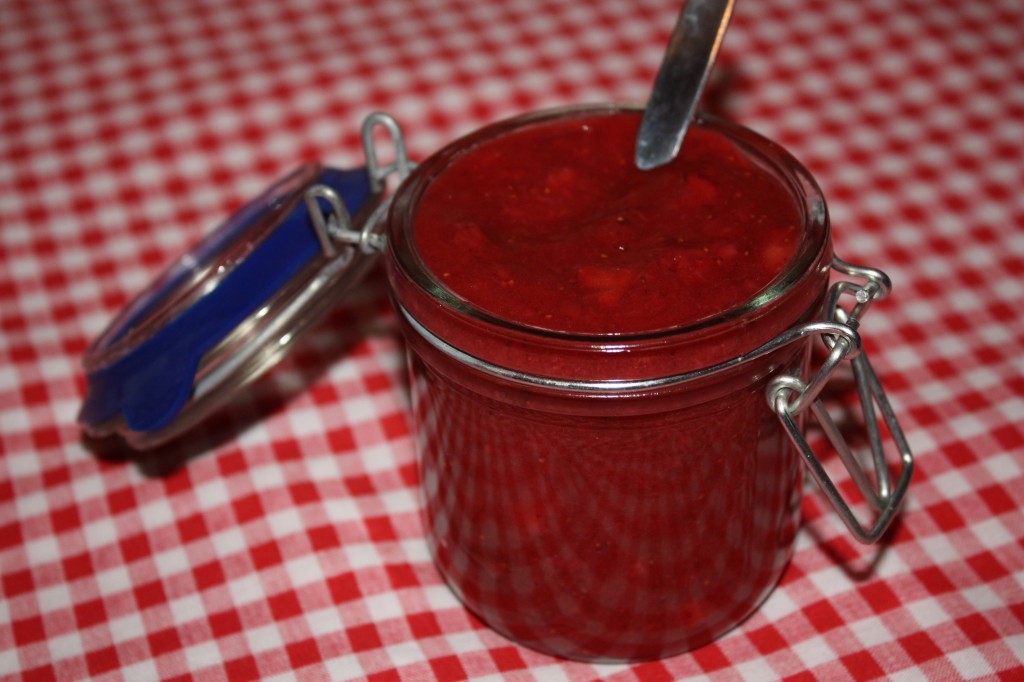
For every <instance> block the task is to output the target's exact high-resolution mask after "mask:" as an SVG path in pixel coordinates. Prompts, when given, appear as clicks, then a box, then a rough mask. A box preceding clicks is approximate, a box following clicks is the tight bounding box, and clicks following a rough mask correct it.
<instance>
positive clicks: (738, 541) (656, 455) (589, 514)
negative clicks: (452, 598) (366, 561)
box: [386, 105, 832, 661]
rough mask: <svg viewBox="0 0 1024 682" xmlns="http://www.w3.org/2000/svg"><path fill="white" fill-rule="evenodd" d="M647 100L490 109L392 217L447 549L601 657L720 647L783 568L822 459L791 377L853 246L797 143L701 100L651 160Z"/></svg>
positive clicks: (428, 493)
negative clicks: (797, 415)
mask: <svg viewBox="0 0 1024 682" xmlns="http://www.w3.org/2000/svg"><path fill="white" fill-rule="evenodd" d="M639 120H640V112H639V110H636V109H633V108H629V107H623V106H616V105H599V106H589V107H579V108H570V109H561V110H554V111H547V112H540V113H536V114H530V115H527V116H523V117H519V118H515V119H511V120H508V121H504V122H500V123H497V124H494V125H491V126H488V127H485V128H483V129H481V130H478V131H477V132H475V133H472V134H470V135H469V136H467V137H464V138H462V139H460V140H457V141H456V142H454V143H452V144H451V145H449V146H447V147H446V148H444V149H442V150H441V151H439V152H438V153H436V154H434V155H433V156H432V157H430V158H429V159H428V160H427V161H426V162H424V163H423V164H421V165H420V166H419V167H418V168H417V169H416V171H414V172H413V174H412V175H411V176H410V177H409V178H408V180H407V181H406V182H404V183H403V184H402V185H401V186H400V187H399V189H398V191H397V194H396V196H395V197H394V201H393V204H392V206H391V209H390V211H389V214H388V217H387V221H388V226H387V232H388V247H387V253H386V263H387V270H388V275H389V279H390V283H391V288H392V292H393V297H394V301H395V304H396V308H397V310H398V311H399V316H400V318H401V320H402V324H403V325H404V326H405V333H406V337H407V340H408V349H409V359H410V371H411V375H412V383H411V386H412V398H413V410H414V419H415V428H416V436H417V439H418V456H419V466H420V475H421V485H422V491H423V503H424V509H425V523H426V534H427V538H428V542H429V545H430V549H431V551H432V553H433V556H434V559H435V561H436V564H437V566H438V568H439V569H440V571H441V573H442V575H443V576H444V578H445V579H446V580H447V582H448V583H449V585H450V586H451V588H452V589H453V590H454V592H455V593H456V594H457V595H458V597H459V598H460V599H461V600H462V601H463V602H464V603H465V604H466V606H467V607H468V608H469V609H471V610H472V611H473V612H474V613H476V614H477V615H478V616H479V617H480V618H481V619H482V620H483V621H484V622H485V623H487V624H488V625H489V626H491V627H492V628H494V629H495V630H497V631H498V632H500V633H503V634H505V635H506V636H508V637H509V638H511V639H513V640H515V641H517V642H520V643H522V644H524V645H527V646H529V647H532V648H535V649H538V650H540V651H544V652H547V653H551V654H555V655H558V656H563V657H568V658H573V659H581V660H590V661H604V660H609V661H611V660H614V661H625V660H640V659H651V658H659V657H665V656H670V655H673V654H677V653H681V652H683V651H687V650H690V649H693V648H695V647H698V646H701V645H703V644H705V643H707V642H709V641H711V640H712V639H714V638H715V637H718V636H719V635H721V634H723V633H724V632H725V631H727V630H728V629H730V628H731V627H733V626H735V625H736V624H737V623H739V622H740V621H741V620H742V619H744V618H745V617H746V616H747V615H748V614H749V613H750V612H751V611H752V610H753V609H754V608H755V607H756V606H757V605H758V604H759V603H760V602H761V601H762V600H764V598H765V597H766V596H767V595H768V593H769V592H770V591H771V589H772V588H773V587H774V585H775V584H776V583H777V582H778V580H779V578H780V576H781V574H782V571H783V569H784V568H785V566H786V563H787V562H788V560H789V558H790V556H791V553H792V546H793V540H794V536H795V533H796V529H797V526H798V523H799V507H800V496H801V470H802V467H801V461H800V455H799V453H798V451H797V449H796V448H795V447H794V446H793V445H792V443H791V442H790V438H789V436H788V435H787V433H786V431H785V429H784V428H783V426H782V425H781V424H780V420H779V418H778V417H777V415H776V413H775V412H773V411H772V409H771V408H770V407H769V406H768V405H767V404H766V400H765V393H766V388H767V386H768V384H769V382H770V381H771V380H772V379H773V377H777V376H779V375H782V374H785V375H791V376H795V377H801V376H805V375H806V373H807V366H808V362H809V357H810V340H811V337H810V336H805V335H800V334H793V333H791V332H792V330H794V329H795V328H797V327H799V326H800V325H803V324H806V323H808V322H812V321H814V320H818V319H823V313H822V310H823V305H824V301H825V297H826V291H827V289H828V284H829V271H830V264H831V262H832V246H831V238H830V232H829V224H828V217H827V212H826V209H825V204H824V200H823V198H822V195H821V192H820V190H819V189H818V188H817V186H816V184H815V183H814V181H813V179H812V178H811V177H810V175H809V174H808V173H807V171H806V170H804V169H803V167H802V166H801V165H800V164H799V163H798V162H797V161H796V160H794V159H793V158H792V157H791V156H790V155H788V154H787V153H786V152H785V151H784V150H782V149H781V148H780V147H778V146H777V145H775V144H774V143H772V142H770V141H768V140H766V139H764V138H762V137H760V136H758V135H756V134H754V133H752V132H751V131H749V130H746V129H744V128H742V127H739V126H737V125H735V124H731V123H727V122H724V121H721V120H718V119H712V118H700V119H699V120H697V121H696V123H695V125H694V126H693V127H692V128H691V131H690V133H689V134H688V135H687V138H686V141H685V143H684V147H683V149H682V151H681V153H680V155H679V157H678V158H677V159H676V160H675V161H674V162H673V163H672V164H670V165H668V166H666V167H663V168H660V169H656V170H653V171H639V170H637V169H636V168H635V167H634V165H633V160H632V157H633V141H634V140H635V135H636V130H637V127H638V125H639ZM787 334H789V336H787Z"/></svg>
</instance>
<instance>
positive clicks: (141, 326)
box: [79, 114, 411, 448]
mask: <svg viewBox="0 0 1024 682" xmlns="http://www.w3.org/2000/svg"><path fill="white" fill-rule="evenodd" d="M377 125H383V126H384V127H385V128H386V129H387V130H388V132H389V133H391V136H392V138H393V142H392V144H393V146H394V150H395V154H396V156H397V157H398V160H397V161H396V162H395V163H393V164H391V165H389V166H386V167H381V165H380V164H379V163H378V162H377V158H376V152H375V150H374V143H373V129H374V128H375V126H377ZM363 146H364V149H365V151H366V156H367V166H366V167H364V168H356V169H351V170H337V169H333V168H327V167H324V166H322V165H320V164H318V163H313V164H308V165H305V166H302V167H300V168H298V169H297V170H295V171H294V172H292V173H291V174H289V175H288V176H287V177H285V178H284V179H282V180H280V181H278V182H276V183H274V184H273V185H272V186H271V187H269V188H268V189H267V190H265V191H264V192H263V193H262V194H260V195H259V197H257V198H256V199H255V200H253V201H251V202H250V203H248V204H246V205H245V206H243V207H242V208H241V209H240V210H238V211H237V212H236V213H235V214H234V215H232V216H231V217H230V218H228V219H227V220H226V221H225V222H224V223H222V224H221V225H220V226H219V227H218V228H217V229H216V230H214V231H213V232H212V233H211V234H210V235H209V236H207V237H206V238H205V239H203V240H202V241H200V242H199V243H198V244H197V245H195V246H194V247H193V248H192V249H190V250H189V251H188V252H187V253H185V254H184V255H183V256H181V257H180V258H179V259H178V260H177V261H176V262H174V263H173V264H172V265H171V266H170V267H169V268H168V269H167V270H165V271H164V272H163V274H161V275H160V276H159V277H157V279H155V280H154V281H153V282H152V283H151V284H150V285H149V286H148V287H147V288H146V289H145V290H143V291H142V293H140V294H139V295H138V296H137V297H136V298H135V299H134V300H133V301H132V302H131V303H129V304H128V305H127V306H126V307H125V308H124V309H123V310H122V311H121V312H120V314H119V315H117V316H116V317H115V319H114V320H113V321H112V322H111V323H110V325H109V326H108V327H107V329H106V330H105V331H104V332H103V333H102V334H101V335H100V336H99V337H98V338H97V339H96V340H95V341H94V342H93V344H92V345H91V346H90V348H89V349H88V351H87V352H86V355H85V357H84V359H83V361H82V364H83V367H84V369H85V373H86V380H87V390H86V396H85V400H84V402H83V405H82V408H81V411H80V413H79V422H80V423H81V424H82V426H83V427H84V428H85V430H86V432H87V433H89V434H90V435H91V436H107V435H111V434H120V435H121V436H123V437H124V439H125V441H127V442H128V444H129V445H132V446H133V447H137V448H148V447H153V446H156V445H159V444H161V443H163V442H166V441H167V440H170V439H172V438H174V437H175V436H178V435H180V434H181V433H182V432H184V431H185V430H187V429H188V428H189V427H191V426H192V425H194V424H195V423H196V422H198V421H200V420H201V419H203V418H204V417H206V416H207V415H209V414H210V412H211V411H212V410H213V409H214V408H216V407H217V406H219V405H220V404H221V403H222V402H224V401H225V400H226V399H227V398H228V397H229V396H230V395H232V394H233V393H234V392H236V391H237V390H238V389H240V388H242V387H243V386H245V385H246V384H248V383H249V382H250V381H252V380H253V379H255V378H256V377H258V376H260V375H262V374H263V373H264V372H265V371H267V370H268V369H269V368H270V367H271V366H273V365H274V364H276V363H277V362H278V361H279V360H280V359H281V358H282V357H283V356H284V354H285V353H286V352H287V351H288V350H289V349H290V348H291V347H292V345H293V344H294V342H295V340H296V339H297V338H298V337H299V336H300V335H301V334H302V332H304V331H305V330H307V329H308V328H309V327H311V326H312V325H313V324H314V323H315V322H316V321H317V320H319V319H320V318H321V317H322V316H323V314H324V313H326V312H327V311H328V310H329V309H330V308H332V307H333V305H334V304H336V303H337V301H338V300H339V299H340V298H341V297H342V296H343V295H344V294H345V293H346V292H347V291H348V290H349V289H350V287H351V286H352V285H353V284H355V283H356V282H357V281H358V280H360V279H362V277H363V275H364V274H365V273H366V272H367V270H368V269H369V268H370V266H371V265H372V264H373V262H374V261H375V260H376V258H377V255H378V253H379V251H380V249H381V247H382V246H383V236H382V235H380V234H379V233H377V232H376V230H377V228H378V226H379V224H380V220H379V218H380V216H381V214H382V212H383V209H384V206H385V201H384V180H385V178H386V177H387V176H388V175H389V174H391V173H392V172H395V171H397V172H398V174H399V175H400V176H403V177H404V175H406V174H407V173H408V172H409V170H410V169H411V164H409V162H408V159H407V157H406V154H405V146H404V141H403V140H402V138H401V131H400V130H399V129H398V126H397V124H396V123H395V122H394V120H393V119H391V118H390V117H389V116H386V115H383V114H373V115H371V116H370V117H368V118H367V120H366V122H365V123H364V126H363Z"/></svg>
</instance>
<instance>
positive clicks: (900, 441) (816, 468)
mask: <svg viewBox="0 0 1024 682" xmlns="http://www.w3.org/2000/svg"><path fill="white" fill-rule="evenodd" d="M832 269H833V270H835V271H837V272H839V273H840V274H842V275H846V276H849V277H856V278H858V279H859V280H863V283H861V282H859V281H850V280H840V281H837V282H835V283H834V284H833V285H832V287H831V288H830V289H829V291H828V295H827V297H826V303H825V305H826V308H825V310H826V311H827V313H828V320H829V321H831V322H834V323H837V324H840V325H843V326H845V327H847V328H848V329H849V330H850V332H851V333H850V334H842V335H839V334H831V333H828V332H822V333H820V336H821V338H822V341H823V342H824V344H825V346H826V348H827V349H828V350H829V355H828V357H827V358H826V359H825V361H824V362H823V363H822V364H821V366H820V367H819V368H818V369H817V371H816V372H815V373H814V374H813V376H812V377H811V378H810V380H809V381H804V380H802V379H801V378H799V377H795V376H791V375H783V376H779V377H776V378H775V379H773V380H772V381H771V382H769V384H768V387H767V391H766V397H767V399H768V404H769V405H770V406H771V407H772V409H773V410H774V411H775V413H776V415H777V416H778V418H779V421H780V422H781V423H782V426H783V428H784V429H785V431H786V433H787V434H788V435H789V437H790V440H792V442H793V444H794V445H795V446H796V448H797V449H798V451H799V452H800V454H801V456H802V457H803V459H804V463H805V465H806V466H807V470H808V471H809V472H810V474H811V477H812V478H813V479H814V480H815V482H816V483H817V484H818V486H819V487H820V488H821V490H822V492H823V493H824V494H825V496H826V497H827V498H828V500H829V502H830V503H831V504H832V506H833V508H835V510H836V512H837V513H838V514H839V516H840V518H841V519H842V520H843V523H844V524H845V525H846V527H847V528H848V529H849V531H850V532H851V533H852V534H853V535H854V537H856V538H857V540H858V541H860V542H862V543H865V544H871V543H874V542H876V541H877V540H878V539H879V538H880V537H881V536H882V535H883V534H884V533H885V531H886V529H887V528H888V527H889V525H890V524H891V523H892V520H893V519H894V518H895V516H896V514H897V512H898V511H899V508H900V506H901V504H902V502H903V498H904V496H905V493H906V490H907V487H908V485H909V484H910V477H911V475H912V473H913V469H914V458H913V455H912V454H911V452H910V447H909V445H908V444H907V440H906V437H905V436H904V435H903V430H902V429H901V428H900V425H899V422H898V421H897V419H896V415H895V413H894V412H893V409H892V406H891V405H890V404H889V400H888V398H887V397H886V395H885V391H884V390H883V389H882V385H881V383H880V382H879V380H878V376H877V375H876V374H875V370H874V368H873V367H872V366H871V362H870V361H869V360H868V356H867V353H866V352H865V351H864V349H863V348H862V347H861V345H860V338H859V336H858V334H857V329H858V327H859V325H860V319H861V317H862V316H863V315H864V313H865V312H866V311H867V309H868V308H869V307H870V305H871V304H872V303H874V302H875V301H880V300H882V299H883V298H885V297H886V296H888V295H889V293H890V291H891V290H892V284H891V282H890V280H889V277H888V276H887V275H886V274H885V273H884V272H882V271H880V270H875V269H873V268H867V267H863V266H858V265H853V264H851V263H847V262H845V261H843V260H841V259H839V258H838V257H835V258H833V260H832ZM847 296H852V297H853V299H854V300H855V303H854V304H853V306H852V307H851V308H850V310H849V311H847V310H846V309H845V308H843V306H842V299H843V298H844V297H847ZM844 360H849V361H850V365H851V367H852V369H853V377H854V380H855V382H856V386H857V393H858V397H859V399H860V405H861V412H862V414H863V418H864V427H865V430H866V432H867V437H868V442H869V445H870V450H871V455H872V468H873V470H874V481H873V482H872V478H871V477H870V476H869V474H868V473H867V471H866V470H865V467H864V466H863V464H862V463H861V461H860V459H859V458H858V456H857V454H855V453H854V451H853V449H852V448H851V447H850V446H849V444H848V443H847V442H846V439H845V438H844V437H843V434H842V432H841V431H840V429H839V427H838V426H837V424H836V422H835V420H834V419H832V417H831V415H830V414H829V413H828V411H827V410H826V408H825V405H824V403H823V402H822V400H821V399H820V397H819V396H820V394H821V391H822V389H823V388H824V387H825V385H826V384H827V383H828V381H829V380H830V379H831V378H832V377H833V376H834V375H835V373H836V371H837V370H838V369H839V367H840V366H841V365H842V363H843V361H844ZM876 409H877V413H876ZM808 410H809V411H810V412H811V414H812V415H813V416H814V417H815V418H816V419H817V421H818V424H819V426H820V427H821V429H822V431H823V432H824V433H825V436H826V437H827V438H828V440H829V442H831V444H832V446H833V447H834V448H835V450H836V452H837V454H838V455H839V459H840V460H841V461H842V463H843V465H844V466H845V467H846V470H847V471H848V472H849V474H850V477H851V478H852V480H853V482H854V483H855V484H856V486H857V488H858V490H859V491H860V492H861V494H862V495H863V496H864V499H865V501H867V503H868V504H869V505H870V506H871V507H872V508H873V509H874V510H875V512H876V517H875V520H874V523H873V524H871V525H870V526H869V527H867V528H865V526H864V525H862V524H861V522H860V521H859V520H858V518H857V516H856V515H855V514H854V512H853V510H852V509H851V508H850V505H849V504H847V502H846V501H845V500H844V499H843V496H842V495H841V494H840V492H839V490H838V488H837V487H836V485H835V483H834V482H833V480H832V478H831V477H830V476H829V475H828V473H827V472H826V470H825V468H824V466H823V465H822V463H821V461H820V460H819V459H818V457H817V455H815V453H814V450H813V449H812V448H811V446H810V444H809V443H808V442H807V439H806V438H805V437H804V435H803V431H802V429H801V427H800V421H801V420H800V417H801V416H802V414H803V413H804V412H806V411H808ZM878 413H881V416H882V419H883V420H884V422H885V426H886V428H887V429H888V431H889V435H890V437H891V439H892V442H893V444H894V445H895V447H896V449H897V451H898V453H899V459H900V471H899V477H898V479H897V480H896V482H895V485H894V484H893V478H892V475H891V474H890V471H889V466H888V464H887V462H886V457H885V447H884V446H883V436H882V430H881V428H880V425H879V422H878Z"/></svg>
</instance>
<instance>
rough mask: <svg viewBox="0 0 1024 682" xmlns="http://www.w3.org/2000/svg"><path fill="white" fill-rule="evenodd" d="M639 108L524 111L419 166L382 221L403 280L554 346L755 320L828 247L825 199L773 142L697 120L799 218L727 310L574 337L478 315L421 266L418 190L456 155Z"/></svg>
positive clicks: (448, 304)
mask: <svg viewBox="0 0 1024 682" xmlns="http://www.w3.org/2000/svg"><path fill="white" fill-rule="evenodd" d="M642 111H643V108H642V107H641V106H640V105H636V104H631V103H602V104H581V105H571V106H563V107H556V108H549V109H542V110H539V111H534V112H529V113H525V114H520V115H518V116H513V117H510V118H506V119H502V120H499V121H496V122H494V123H491V124H488V125H485V126H483V127H481V128H479V129H477V130H475V131H473V132H470V133H468V134H466V135H464V136H462V137H459V138H457V139H456V140H454V141H452V142H451V143H449V144H448V145H446V146H445V147H443V148H441V149H440V150H438V151H437V152H435V153H434V154H432V155H431V156H430V157H429V158H428V159H426V160H425V161H424V162H422V163H420V164H419V165H418V166H417V168H416V169H415V170H414V171H413V173H412V174H411V175H410V176H409V177H408V178H407V179H406V181H405V182H404V183H402V185H401V186H400V187H399V188H398V190H397V192H396V194H395V196H394V199H393V202H392V205H391V208H390V211H389V214H388V217H387V221H388V223H389V238H388V249H389V251H390V252H391V257H392V258H393V260H394V262H395V263H396V264H397V265H398V267H399V269H400V270H401V271H402V273H403V275H404V277H406V278H407V279H408V280H409V281H411V282H412V283H414V284H415V285H416V286H417V287H419V288H420V289H422V290H424V291H426V292H427V293H428V294H429V295H430V296H431V297H432V298H433V299H435V301H436V303H438V304H439V305H441V306H442V307H444V308H447V309H449V310H450V311H451V312H453V313H455V314H457V315H460V316H465V317H466V318H469V319H471V320H474V321H476V322H479V323H482V324H484V325H485V326H487V327H491V328H493V329H496V330H503V331H509V332H513V333H516V334H523V335H526V336H529V337H532V338H537V339H547V340H549V341H553V342H556V343H557V342H571V343H581V342H582V343H589V344H596V345H601V346H603V347H605V348H606V349H607V348H609V346H617V345H622V346H623V347H628V346H629V345H630V344H631V343H633V342H651V341H657V340H658V339H663V338H673V337H678V336H681V335H692V334H701V335H702V334H705V333H712V332H713V330H715V329H716V328H719V327H721V326H724V325H728V324H729V323H731V322H734V321H736V320H737V319H738V318H742V317H744V316H746V315H750V314H756V313H757V312H758V311H759V310H762V309H765V308H767V307H769V306H770V305H771V304H772V303H773V302H775V301H777V300H779V299H780V298H783V297H784V296H785V295H786V293H787V292H789V291H791V290H792V289H793V288H794V287H796V286H797V284H798V283H799V282H800V281H801V280H802V279H803V278H804V276H805V275H806V273H807V272H808V271H809V270H810V269H811V268H812V267H813V266H814V264H815V263H816V262H818V261H819V260H820V259H821V254H822V250H823V249H824V248H826V247H827V245H828V244H829V243H830V225H829V219H828V210H827V208H826V204H825V199H824V195H823V193H822V191H821V189H820V187H819V186H818V184H817V182H816V181H815V180H814V178H813V177H812V176H811V174H810V172H809V171H808V170H807V169H806V168H805V167H804V166H803V165H802V164H801V163H800V162H799V161H798V160H797V159H796V158H795V157H794V156H792V155H791V154H790V153H789V152H788V151H786V150H785V149H784V148H783V147H782V146H780V145H779V144H777V143H775V142H773V141H771V140H769V139H768V138H766V137H764V136H762V135H760V134H758V133H756V132H754V131H752V130H750V129H749V128H746V127H744V126H742V125H740V124H738V123H734V122H732V121H729V120H726V119H724V118H720V117H717V116H713V115H710V114H704V113H701V114H698V115H697V116H696V117H695V119H694V121H693V125H695V126H700V127H702V128H705V129H710V130H713V131H716V132H719V133H722V134H723V135H724V136H725V137H726V138H728V139H729V140H730V141H731V142H733V143H735V144H737V145H738V146H739V147H740V148H741V149H742V150H743V152H744V153H745V154H746V155H747V157H748V158H749V159H750V160H752V161H754V162H756V163H759V164H761V165H763V166H765V167H767V168H769V169H770V170H772V171H774V172H775V173H776V174H777V177H778V179H780V180H781V181H783V183H784V185H785V186H786V189H787V190H788V191H789V192H790V194H791V196H792V197H793V200H794V203H795V204H797V205H798V209H799V211H800V213H801V216H802V218H803V225H802V227H803V232H802V234H801V240H800V244H799V246H798V248H797V251H796V252H795V253H794V255H793V256H792V257H791V258H790V260H789V261H788V262H787V264H786V266H785V267H784V268H783V269H782V270H781V271H780V272H779V273H778V274H777V275H776V276H775V277H774V278H773V279H772V280H771V282H769V283H768V284H767V285H766V286H765V287H764V288H762V289H761V290H760V291H759V292H757V293H756V294H755V295H754V296H752V297H751V298H749V299H747V300H746V301H743V302H742V303H739V304H737V305H735V306H733V307H731V308H728V309H725V310H722V311H720V312H718V313H716V314H714V315H710V316H707V317H704V318H701V319H699V320H696V321H693V322H689V323H683V324H679V325H675V326H669V327H663V328H657V329H652V330H643V331H637V332H578V331H564V330H558V329H552V328H548V327H541V326H535V325H530V324H525V323H521V322H517V321H515V320H511V319H509V318H507V317H503V316H500V315H496V314H494V313H492V312H489V311H487V310H484V309H482V308H480V307H478V306H476V305H474V304H473V303H471V302H470V301H468V300H466V299H464V298H462V297H460V296H459V295H457V294H456V293H455V292H453V291H452V290H451V289H449V288H448V287H447V286H446V285H445V284H444V283H443V282H442V281H441V279H440V278H439V277H437V276H436V275H435V273H434V272H433V271H432V270H431V269H430V267H429V266H428V265H427V264H426V263H425V262H424V261H423V259H422V257H421V256H420V254H419V252H418V249H417V247H416V240H415V238H414V222H415V220H414V216H415V211H416V207H417V206H418V204H419V201H420V200H421V199H422V197H423V194H424V192H425V191H426V190H427V188H428V187H429V186H430V184H431V181H432V180H433V178H435V177H437V176H438V175H440V174H441V173H443V172H444V170H445V169H446V168H447V166H448V165H449V164H451V163H452V162H453V161H454V160H455V159H456V158H457V157H459V156H461V155H463V154H465V153H468V152H470V151H471V150H472V149H473V148H474V147H476V146H478V145H480V144H483V143H485V142H487V141H489V140H492V139H495V138H497V137H500V136H503V135H505V134H509V133H512V132H514V131H516V130H519V129H522V128H525V127H528V126H534V125H540V124H544V123H548V122H552V121H559V120H571V119H573V118H582V117H590V116H611V115H615V114H620V113H640V112H642Z"/></svg>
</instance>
